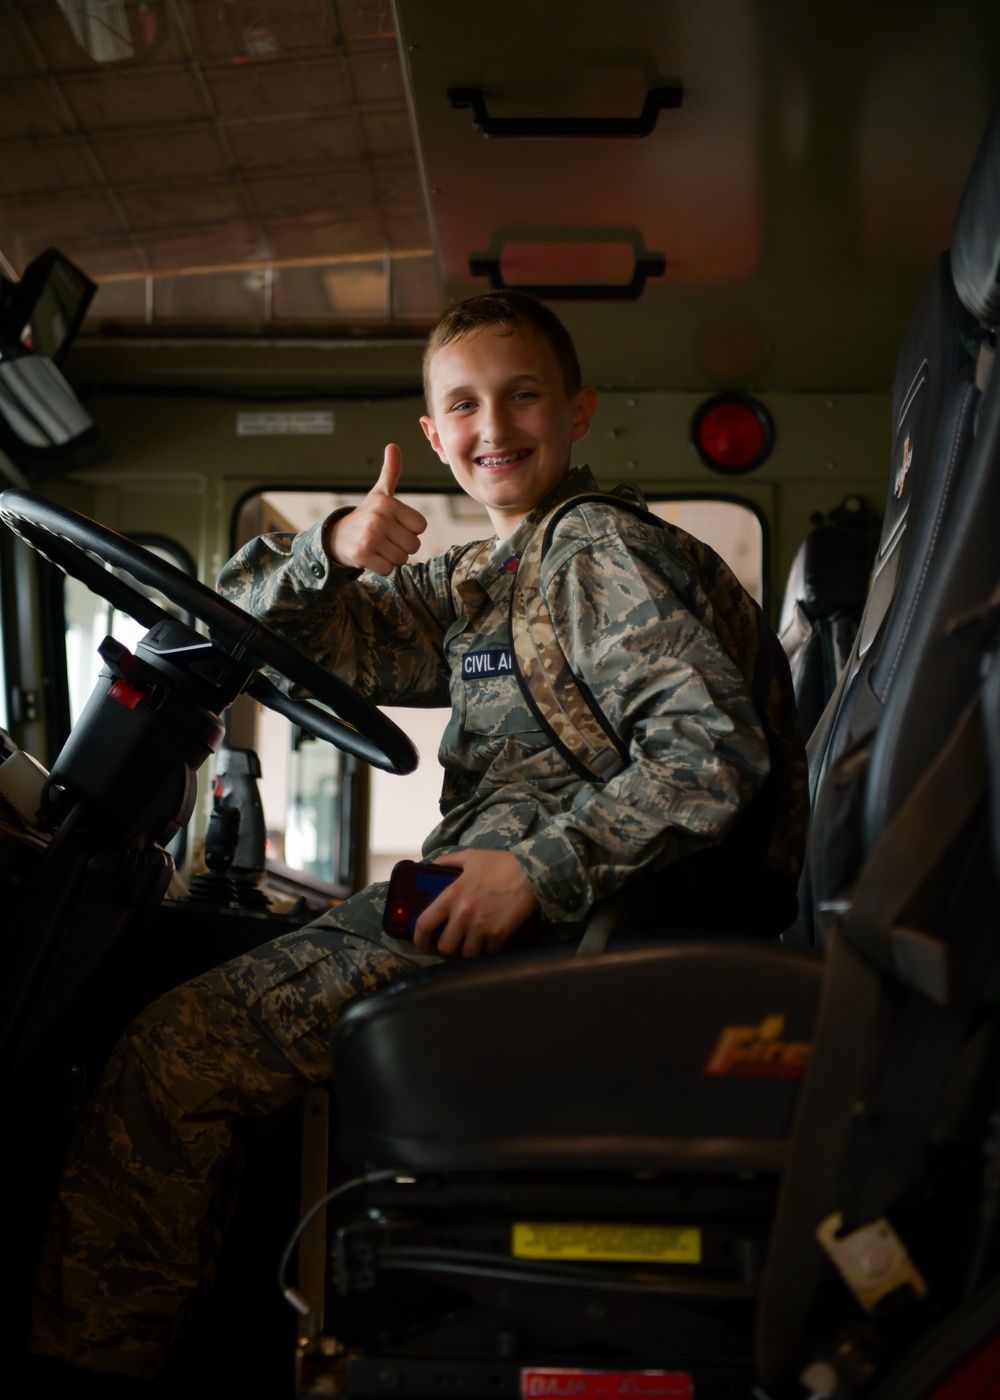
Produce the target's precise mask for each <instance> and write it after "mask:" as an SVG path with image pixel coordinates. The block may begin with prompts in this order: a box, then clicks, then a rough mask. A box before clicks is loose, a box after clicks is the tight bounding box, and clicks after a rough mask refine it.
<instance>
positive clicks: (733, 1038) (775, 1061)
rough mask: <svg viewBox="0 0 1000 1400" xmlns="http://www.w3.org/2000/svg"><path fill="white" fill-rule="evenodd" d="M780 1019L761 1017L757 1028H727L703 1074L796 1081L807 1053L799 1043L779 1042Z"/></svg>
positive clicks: (807, 1046)
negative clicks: (761, 1019)
mask: <svg viewBox="0 0 1000 1400" xmlns="http://www.w3.org/2000/svg"><path fill="white" fill-rule="evenodd" d="M784 1025H785V1018H784V1016H765V1017H764V1019H763V1021H761V1023H760V1025H759V1026H727V1027H726V1028H725V1030H724V1031H723V1032H722V1034H721V1035H720V1036H719V1039H718V1040H717V1041H716V1045H715V1049H714V1050H713V1051H712V1053H711V1055H710V1056H709V1057H708V1060H707V1061H706V1064H705V1068H704V1070H703V1071H702V1073H703V1074H732V1075H739V1076H740V1077H741V1078H744V1079H798V1078H800V1077H801V1075H802V1073H803V1071H804V1069H805V1067H806V1060H808V1058H809V1051H810V1049H811V1048H812V1047H811V1046H810V1045H809V1044H808V1043H807V1042H806V1041H803V1040H781V1039H779V1037H780V1035H781V1032H782V1030H783V1029H784Z"/></svg>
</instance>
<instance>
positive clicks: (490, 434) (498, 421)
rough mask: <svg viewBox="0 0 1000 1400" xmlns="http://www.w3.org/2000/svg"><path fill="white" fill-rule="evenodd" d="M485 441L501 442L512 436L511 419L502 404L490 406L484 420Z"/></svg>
mask: <svg viewBox="0 0 1000 1400" xmlns="http://www.w3.org/2000/svg"><path fill="white" fill-rule="evenodd" d="M481 432H482V436H483V440H484V442H489V443H501V442H505V441H506V439H507V438H508V437H510V421H509V419H508V417H507V414H506V413H505V412H504V410H503V408H502V407H501V406H497V407H495V408H488V409H487V411H486V414H485V417H484V419H483V422H482V427H481Z"/></svg>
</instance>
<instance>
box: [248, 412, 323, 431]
mask: <svg viewBox="0 0 1000 1400" xmlns="http://www.w3.org/2000/svg"><path fill="white" fill-rule="evenodd" d="M332 432H333V413H332V412H331V411H330V410H320V411H318V412H316V413H237V415H236V436H237V437H282V436H285V435H287V434H290V433H297V434H300V435H303V436H309V437H329V436H330V434H331V433H332Z"/></svg>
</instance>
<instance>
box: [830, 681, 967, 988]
mask: <svg viewBox="0 0 1000 1400" xmlns="http://www.w3.org/2000/svg"><path fill="white" fill-rule="evenodd" d="M983 697H984V690H983V689H980V690H979V691H978V692H977V693H976V695H975V696H974V697H973V699H972V700H971V701H970V703H969V704H968V705H967V706H966V708H965V710H964V712H963V713H962V715H961V717H960V719H959V721H958V723H957V724H956V726H955V728H954V729H953V730H952V732H951V734H950V735H949V737H948V739H947V741H946V743H945V745H944V747H943V748H942V749H941V750H940V751H939V752H938V755H937V757H936V758H935V759H934V761H933V762H932V763H931V765H930V767H929V768H928V769H927V770H926V771H925V773H924V775H923V777H922V778H921V779H920V780H919V782H918V783H917V785H916V787H915V788H914V790H913V792H912V793H911V795H910V796H909V798H907V800H906V801H905V802H904V803H903V805H902V807H901V808H900V809H899V811H898V812H897V813H896V815H895V817H894V818H893V819H892V821H891V822H890V823H889V825H888V827H887V828H886V830H885V832H884V833H883V835H882V837H881V838H880V840H879V841H878V843H877V845H876V846H875V848H874V850H873V851H872V852H871V854H870V856H869V857H868V859H867V860H866V861H865V864H864V867H863V869H862V872H861V876H860V877H859V879H858V882H857V885H856V886H855V889H854V891H853V893H852V895H851V898H850V903H849V905H848V907H847V908H846V909H842V908H841V907H840V906H839V905H837V904H833V905H829V904H827V905H821V906H820V912H821V913H822V914H831V913H832V914H835V915H836V914H841V915H842V919H843V929H844V934H845V936H846V937H847V938H848V939H849V940H850V942H852V943H853V944H854V945H855V946H856V947H858V948H860V949H862V950H863V951H864V952H865V954H866V955H867V956H868V957H870V958H871V959H872V961H873V962H876V963H877V964H878V965H879V966H880V967H882V968H884V969H885V970H886V971H887V972H890V973H891V974H892V975H893V976H894V977H895V978H897V979H898V980H899V981H901V982H904V983H906V985H907V986H910V987H914V988H916V989H917V990H918V991H921V992H923V993H924V995H925V996H928V997H930V998H931V999H932V1000H934V1001H936V1002H938V1003H939V1004H940V1005H943V1004H944V1003H945V1002H947V1000H948V996H949V975H948V952H947V948H946V946H945V944H943V943H942V942H941V941H940V940H939V939H936V938H933V937H932V936H931V935H929V934H926V933H923V932H921V931H920V930H919V929H910V928H905V927H902V926H900V925H899V924H898V923H897V920H898V918H899V916H900V914H901V913H902V911H903V909H905V907H906V905H907V904H908V903H909V901H910V900H911V899H912V898H913V896H914V895H915V894H916V893H917V891H918V890H919V889H920V886H921V885H922V884H923V883H924V881H925V879H926V878H927V874H928V872H929V871H930V870H931V869H933V867H934V866H935V865H936V864H937V862H938V861H939V860H940V858H941V856H942V855H943V854H944V852H945V851H946V850H947V848H948V846H949V844H950V843H951V841H952V840H953V839H954V838H955V836H956V835H957V834H958V832H959V831H960V830H961V829H962V827H963V826H964V824H965V822H966V821H967V820H968V819H969V817H970V816H971V815H972V813H973V811H974V810H975V808H976V806H977V805H978V803H979V802H980V801H981V800H982V797H983V795H984V793H985V792H986V788H987V776H988V772H987V769H986V767H985V765H984V764H983V749H984V744H985V736H984V733H983V724H982V704H983ZM915 851H919V852H920V856H919V859H914V857H913V853H914V852H915Z"/></svg>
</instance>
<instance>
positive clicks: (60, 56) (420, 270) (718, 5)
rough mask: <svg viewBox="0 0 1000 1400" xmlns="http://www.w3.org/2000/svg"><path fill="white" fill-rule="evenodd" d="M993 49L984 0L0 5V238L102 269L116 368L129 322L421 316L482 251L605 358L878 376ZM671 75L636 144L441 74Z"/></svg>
mask: <svg viewBox="0 0 1000 1400" xmlns="http://www.w3.org/2000/svg"><path fill="white" fill-rule="evenodd" d="M998 52H1000V6H997V5H996V4H995V0H988V2H987V0H947V2H946V0H934V2H933V3H931V2H930V0H912V3H909V4H902V3H897V0H880V3H878V4H871V3H869V4H866V5H862V4H858V3H841V4H836V5H835V4H833V3H827V4H820V5H812V4H809V5H804V4H802V3H801V0H626V3H621V0H618V2H617V3H612V0H544V3H538V0H532V2H531V3H528V0H474V3H470V0H397V3H396V4H395V5H394V6H390V5H389V4H388V0H385V3H383V2H382V0H163V2H162V3H156V0H59V3H56V0H28V3H16V0H0V77H2V78H3V84H2V86H0V191H2V193H3V201H2V204H0V252H2V253H3V254H4V255H5V256H6V259H7V260H8V262H9V264H10V265H11V266H12V268H13V270H14V271H18V272H19V271H20V270H21V269H23V267H24V265H25V264H26V262H27V261H28V259H29V258H30V257H32V256H33V255H34V254H36V253H37V252H39V251H40V250H41V249H42V248H44V247H46V246H48V245H50V244H55V245H57V246H59V247H61V248H63V250H64V251H65V252H66V253H68V254H69V256H71V257H72V258H74V260H76V261H77V262H79V264H80V265H81V266H82V267H83V268H84V269H85V270H86V271H88V272H89V273H90V275H91V276H93V277H95V278H96V279H97V280H98V281H99V282H100V283H101V291H100V293H99V295H98V298H97V299H96V301H95V303H94V310H93V315H92V317H91V320H90V322H89V328H90V331H91V335H90V337H89V343H88V345H87V347H86V350H85V352H83V353H85V355H86V356H89V357H90V362H91V364H92V365H93V366H95V367H96V368H95V373H101V374H102V375H103V376H106V375H107V374H109V373H110V374H112V375H113V374H114V373H115V371H116V370H117V372H118V373H119V374H125V373H128V372H139V371H138V370H137V369H136V366H137V365H138V364H139V362H140V361H139V360H138V359H135V358H133V359H131V360H130V359H129V358H128V356H127V355H123V352H122V350H121V349H120V348H118V349H116V345H117V346H120V340H115V339H114V336H115V335H117V336H118V337H120V336H121V335H122V334H123V333H126V332H131V333H132V334H137V333H142V334H144V335H146V336H147V337H149V334H150V332H156V333H160V332H163V331H165V330H173V331H174V332H175V333H177V332H185V333H187V334H192V333H193V334H197V335H200V336H202V337H206V336H215V337H216V338H217V337H218V336H219V334H220V333H226V334H229V335H230V336H233V335H242V336H243V337H244V338H246V337H248V336H257V337H261V336H270V337H272V338H274V337H285V338H286V340H287V338H288V337H290V336H293V335H295V336H300V335H302V334H303V333H305V334H308V335H313V336H324V337H331V336H342V335H344V334H345V333H350V334H354V335H362V336H367V337H369V338H371V337H373V336H383V337H384V336H385V335H386V334H387V333H388V334H389V335H400V334H404V335H405V334H406V333H408V332H409V333H413V332H421V331H422V330H423V329H424V328H425V327H426V324H427V323H428V322H429V321H430V320H431V319H432V318H433V316H434V315H435V314H436V313H437V311H438V310H439V309H440V308H441V306H442V305H444V302H445V299H446V298H447V297H461V296H466V295H469V294H471V293H473V292H475V291H477V290H483V289H484V288H485V287H486V286H487V277H486V276H485V275H484V274H483V272H482V270H481V269H482V264H483V262H484V260H485V261H486V262H489V263H492V264H493V272H492V276H493V278H494V280H495V279H497V278H500V279H502V280H504V281H505V282H507V283H511V284H518V285H529V286H530V285H537V284H539V283H541V284H551V283H553V282H555V283H560V284H565V283H570V284H574V285H575V286H577V288H578V292H577V295H576V296H574V297H572V298H570V299H568V300H560V301H558V302H556V303H554V304H555V305H556V307H557V309H558V310H559V311H560V314H562V315H563V316H564V317H565V319H566V321H567V322H568V324H569V325H570V328H571V330H572V331H573V333H574V335H575V336H576V338H577V340H578V342H579V345H580V348H581V351H582V359H583V360H584V363H585V365H586V366H587V368H588V370H589V372H590V374H591V375H592V377H593V378H594V379H595V381H596V382H597V383H599V384H601V385H615V386H617V387H622V388H627V387H630V386H635V387H636V388H641V387H649V388H674V389H688V388H693V389H704V388H711V387H714V386H721V385H726V386H745V387H747V386H749V387H755V388H759V389H767V388H772V389H819V390H825V389H829V390H834V389H840V390H846V389H862V390H863V389H879V390H882V389H885V388H886V387H887V385H888V384H889V383H890V381H891V375H892V366H893V361H894V356H895V349H896V347H897V345H898V343H899V339H900V336H901V333H902V329H903V326H904V324H905V320H906V317H907V315H908V312H909V309H910V308H911V307H912V305H913V303H914V302H915V300H916V297H917V296H918V294H919V290H920V287H921V285H922V282H923V279H924V278H925V276H926V274H927V271H928V269H929V267H930V265H931V264H932V262H933V260H934V259H935V258H936V257H937V256H938V254H939V253H940V252H941V251H942V250H943V249H944V248H946V247H947V245H948V242H949V240H950V230H951V223H952V220H953V217H954V212H955V208H956V204H957V200H958V196H959V193H960V190H961V187H962V183H963V181H964V179H965V176H966V173H967V171H968V168H969V164H970V162H971V159H972V155H973V153H974V151H975V147H976V143H977V141H978V138H979V135H980V133H981V131H982V129H983V127H984V126H985V123H986V120H987V118H988V115H989V112H990V109H991V107H992V105H993V103H994V102H995V101H996V99H997V98H998V97H1000V68H998V65H997V62H996V56H997V54H998ZM668 84H678V85H681V86H682V87H683V101H682V103H681V105H680V106H679V107H676V108H674V109H667V110H663V111H660V112H659V115H658V118H657V121H656V124H655V126H654V128H653V130H652V132H651V133H650V134H649V135H647V136H645V137H642V138H632V139H613V138H610V137H600V136H597V137H595V136H590V137H586V138H570V139H557V138H552V137H542V138H536V139H504V138H500V137H492V138H490V137H486V136H484V135H482V134H481V133H480V132H479V131H477V130H476V128H475V127H474V125H473V122H472V118H471V113H470V111H469V110H468V109H467V108H466V109H462V108H456V107H455V106H453V105H452V102H451V101H450V100H449V97H448V93H449V90H450V89H454V88H465V89H470V88H471V89H477V90H479V91H480V92H481V93H482V101H483V103H484V104H485V106H486V108H487V109H488V114H489V117H490V118H491V119H493V118H505V117H522V118H523V117H528V118H543V119H544V118H552V117H567V116H569V117H588V118H595V117H596V118H600V117H612V118H620V117H623V116H624V117H631V116H635V115H637V114H638V112H639V111H640V109H641V107H642V105H643V102H644V99H645V95H646V93H647V91H648V90H649V89H651V88H658V87H662V86H665V85H668ZM647 255H654V256H655V255H658V256H659V257H661V258H662V260H663V266H664V271H663V273H662V275H650V276H649V277H648V279H647V281H646V284H645V288H644V290H643V291H642V294H641V295H640V296H639V297H638V298H637V299H635V300H627V299H616V300H612V301H609V300H592V299H590V298H591V297H592V295H593V289H594V285H595V284H602V285H615V284H618V285H622V286H623V285H625V284H627V283H628V282H629V280H630V278H631V277H632V274H633V271H634V269H635V267H636V261H637V259H638V258H643V257H645V256H647ZM470 260H475V261H476V263H477V268H478V269H479V270H478V271H474V270H473V269H472V268H470ZM80 353H81V352H77V354H80ZM148 353H149V355H153V353H154V347H152V346H150V347H148ZM156 353H158V354H160V355H161V357H162V358H161V361H160V363H161V364H162V365H163V366H164V369H163V372H164V374H165V375H168V376H169V375H171V374H172V375H174V376H176V375H177V374H178V373H179V372H180V365H181V357H183V362H184V363H186V364H187V365H188V366H191V365H194V364H196V363H197V362H198V352H197V347H195V350H194V351H192V348H191V345H190V343H187V345H186V347H185V349H184V350H183V352H182V351H179V350H177V351H171V350H170V349H169V347H167V348H166V349H164V348H163V346H162V345H161V346H160V347H158V348H156ZM240 353H241V352H240V351H239V349H238V348H237V347H236V346H235V345H232V344H231V345H230V347H229V349H228V350H227V351H226V354H227V355H229V357H230V358H229V363H231V364H232V365H233V366H236V365H237V360H238V357H239V354H240ZM171 356H173V359H171ZM140 358H141V357H140ZM287 363H288V362H287V359H286V369H287ZM394 363H396V364H397V369H398V361H396V362H394ZM413 363H414V366H415V365H416V355H415V352H414V356H413ZM257 365H258V368H257V370H256V371H252V370H250V369H247V368H246V367H244V369H243V370H239V369H238V368H234V369H233V373H234V374H239V373H243V374H245V375H247V376H250V377H252V375H253V373H254V372H257V373H260V372H261V371H260V365H261V361H260V359H259V357H258V361H257ZM393 372H394V373H396V372H397V371H396V370H394V371H393ZM414 373H415V370H414Z"/></svg>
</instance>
